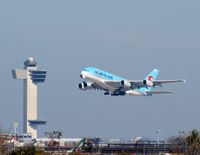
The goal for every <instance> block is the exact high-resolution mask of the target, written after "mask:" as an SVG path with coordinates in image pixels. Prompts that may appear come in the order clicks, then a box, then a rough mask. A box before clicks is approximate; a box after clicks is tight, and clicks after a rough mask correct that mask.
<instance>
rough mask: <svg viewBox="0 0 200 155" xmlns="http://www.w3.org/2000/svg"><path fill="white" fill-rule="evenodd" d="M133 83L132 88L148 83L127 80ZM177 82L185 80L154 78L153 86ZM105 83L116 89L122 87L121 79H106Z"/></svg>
mask: <svg viewBox="0 0 200 155" xmlns="http://www.w3.org/2000/svg"><path fill="white" fill-rule="evenodd" d="M127 82H129V83H130V84H131V87H132V88H141V87H145V86H146V85H144V84H143V80H127ZM176 82H185V80H154V81H153V86H162V84H167V83H176ZM105 84H107V85H109V86H112V87H114V88H116V89H118V88H120V87H121V81H110V80H107V81H105Z"/></svg>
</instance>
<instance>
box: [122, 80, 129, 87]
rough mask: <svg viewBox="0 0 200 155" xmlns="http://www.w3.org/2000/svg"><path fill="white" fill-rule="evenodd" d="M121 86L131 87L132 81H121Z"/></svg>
mask: <svg viewBox="0 0 200 155" xmlns="http://www.w3.org/2000/svg"><path fill="white" fill-rule="evenodd" d="M120 86H122V87H125V88H130V87H131V83H130V82H128V81H126V80H122V81H121V82H120Z"/></svg>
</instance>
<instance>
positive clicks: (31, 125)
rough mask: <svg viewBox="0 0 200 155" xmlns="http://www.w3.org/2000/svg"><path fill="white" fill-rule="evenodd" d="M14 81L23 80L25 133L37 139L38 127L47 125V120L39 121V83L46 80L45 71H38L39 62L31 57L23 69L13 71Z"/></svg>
mask: <svg viewBox="0 0 200 155" xmlns="http://www.w3.org/2000/svg"><path fill="white" fill-rule="evenodd" d="M12 74H13V78H14V79H21V80H23V92H24V94H23V102H24V103H23V132H24V133H30V134H31V135H32V137H33V138H37V126H38V125H42V124H46V121H45V120H41V119H38V112H37V110H38V102H37V100H38V98H37V89H38V83H43V82H44V81H45V78H46V71H45V70H38V67H37V62H36V60H35V59H34V58H32V57H29V58H27V59H26V61H25V62H24V68H23V69H14V70H12Z"/></svg>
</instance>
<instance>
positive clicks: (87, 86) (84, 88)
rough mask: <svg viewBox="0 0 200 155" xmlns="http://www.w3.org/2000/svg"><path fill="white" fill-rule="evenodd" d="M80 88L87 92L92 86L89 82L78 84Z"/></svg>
mask: <svg viewBox="0 0 200 155" xmlns="http://www.w3.org/2000/svg"><path fill="white" fill-rule="evenodd" d="M78 88H79V89H81V90H87V89H91V88H92V84H91V83H89V82H83V83H79V84H78Z"/></svg>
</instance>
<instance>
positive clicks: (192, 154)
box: [186, 129, 200, 155]
mask: <svg viewBox="0 0 200 155" xmlns="http://www.w3.org/2000/svg"><path fill="white" fill-rule="evenodd" d="M186 143H187V150H186V153H187V154H188V155H199V154H200V136H199V132H198V130H196V129H194V130H192V131H191V132H190V133H189V135H188V136H187V138H186Z"/></svg>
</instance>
